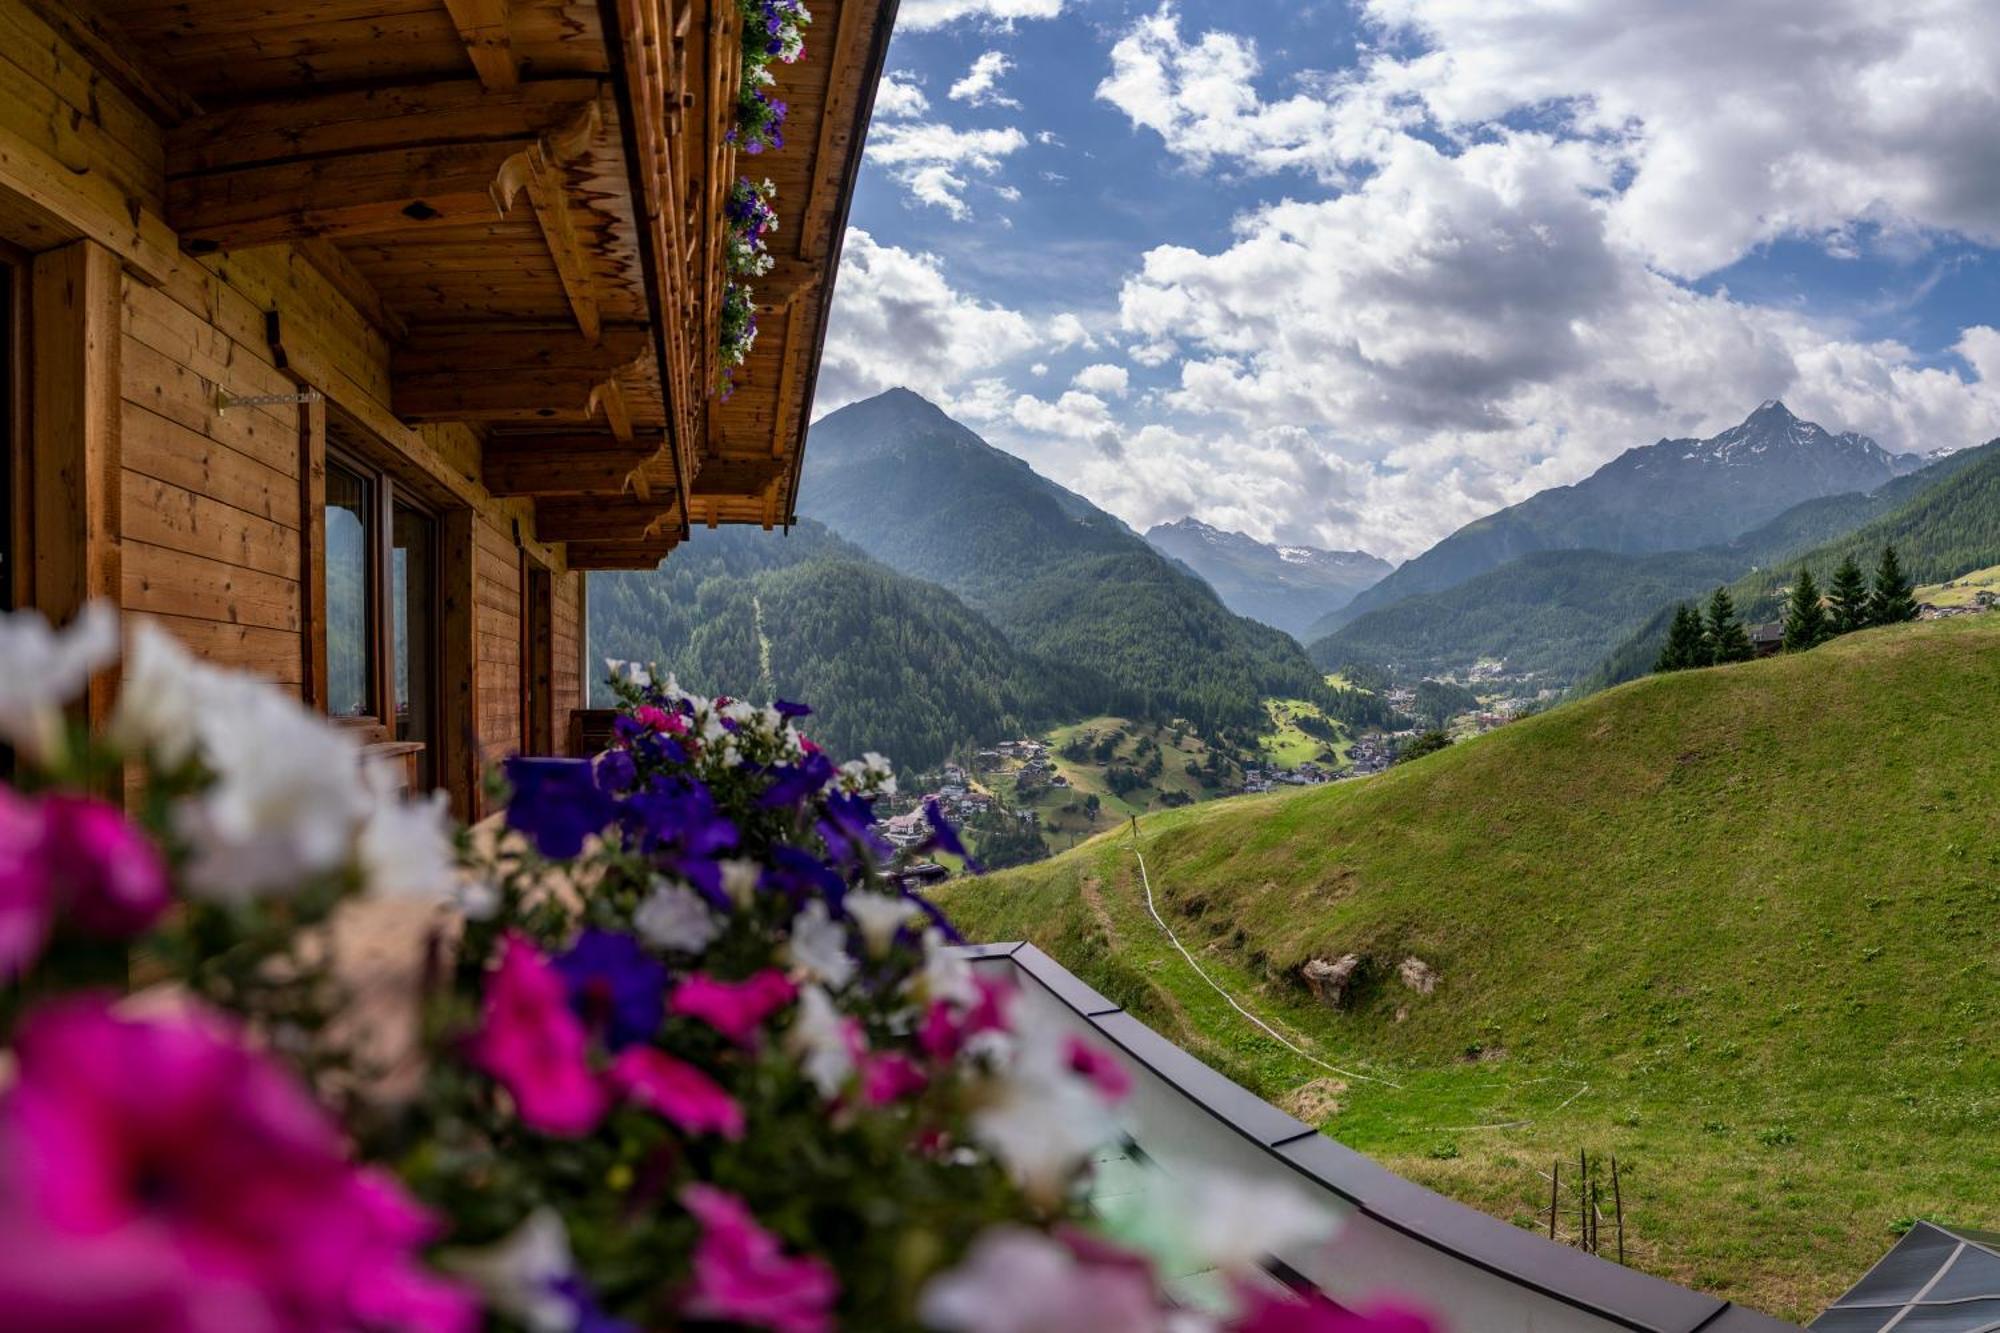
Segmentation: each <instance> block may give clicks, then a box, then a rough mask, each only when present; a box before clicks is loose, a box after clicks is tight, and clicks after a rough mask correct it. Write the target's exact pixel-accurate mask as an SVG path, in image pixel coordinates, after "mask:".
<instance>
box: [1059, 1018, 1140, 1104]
mask: <svg viewBox="0 0 2000 1333" xmlns="http://www.w3.org/2000/svg"><path fill="white" fill-rule="evenodd" d="M1068 1045H1069V1067H1070V1068H1071V1069H1072V1070H1074V1071H1075V1072H1076V1073H1079V1074H1081V1075H1083V1076H1084V1077H1085V1078H1087V1079H1089V1080H1090V1084H1091V1086H1092V1087H1094V1088H1096V1089H1097V1095H1098V1096H1100V1097H1102V1098H1103V1099H1104V1100H1105V1101H1107V1102H1122V1101H1124V1100H1125V1098H1126V1096H1127V1095H1128V1094H1129V1093H1130V1092H1131V1091H1132V1076H1131V1075H1130V1074H1129V1073H1127V1072H1126V1071H1125V1066H1124V1065H1121V1064H1119V1063H1118V1061H1117V1060H1116V1059H1114V1058H1113V1057H1112V1055H1111V1053H1110V1052H1109V1051H1106V1050H1104V1049H1103V1048H1102V1047H1099V1046H1093V1045H1091V1044H1090V1043H1089V1042H1087V1041H1085V1040H1084V1039H1083V1038H1081V1037H1079V1036H1076V1035H1075V1034H1073V1033H1072V1034H1071V1035H1070V1037H1069V1040H1068Z"/></svg>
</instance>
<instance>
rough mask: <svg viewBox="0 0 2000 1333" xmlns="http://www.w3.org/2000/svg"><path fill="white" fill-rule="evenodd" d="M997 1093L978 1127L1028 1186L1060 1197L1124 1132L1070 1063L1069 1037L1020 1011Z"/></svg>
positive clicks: (1049, 1196) (976, 1130) (977, 1132)
mask: <svg viewBox="0 0 2000 1333" xmlns="http://www.w3.org/2000/svg"><path fill="white" fill-rule="evenodd" d="M1013 1029H1014V1030H1013V1037H1012V1040H1011V1041H1009V1042H1008V1043H1007V1047H1006V1049H1007V1058H1004V1059H1003V1060H1002V1061H1001V1066H1002V1067H1001V1069H1000V1071H999V1072H998V1074H997V1076H996V1078H995V1080H994V1081H995V1084H996V1088H995V1090H994V1095H993V1096H992V1098H991V1099H990V1100H989V1101H988V1102H987V1104H986V1105H985V1106H983V1107H982V1108H981V1109H980V1110H979V1111H978V1112H976V1113H975V1114H974V1115H973V1118H972V1129H973V1133H974V1134H975V1135H977V1136H978V1138H979V1139H980V1141H981V1142H983V1143H984V1144H985V1145H986V1146H987V1147H989V1148H991V1149H992V1150H993V1151H994V1153H995V1154H996V1155H998V1156H999V1158H1000V1160H1001V1161H1002V1162H1003V1163H1004V1164H1005V1165H1006V1166H1007V1169H1008V1170H1009V1172H1010V1173H1012V1175H1013V1176H1014V1178H1015V1180H1016V1181H1018V1182H1019V1183H1020V1185H1021V1187H1022V1188H1023V1189H1026V1190H1028V1191H1029V1192H1030V1193H1031V1194H1034V1195H1036V1196H1038V1197H1040V1198H1042V1199H1044V1200H1048V1201H1054V1200H1056V1199H1059V1198H1060V1197H1061V1195H1062V1192H1063V1190H1064V1189H1065V1188H1066V1187H1067V1185H1068V1183H1069V1181H1070V1180H1071V1179H1072V1178H1073V1176H1074V1174H1075V1172H1076V1169H1077V1168H1078V1167H1079V1166H1081V1165H1082V1164H1083V1162H1084V1160H1085V1159H1086V1158H1088V1157H1089V1156H1090V1154H1091V1153H1093V1152H1095V1151H1097V1149H1099V1148H1101V1147H1103V1146H1104V1145H1105V1144H1106V1143H1109V1142H1110V1141H1111V1140H1112V1139H1113V1138H1114V1137H1115V1136H1116V1134H1117V1132H1118V1130H1117V1124H1116V1122H1115V1121H1113V1120H1112V1118H1111V1116H1110V1114H1109V1113H1108V1112H1107V1111H1106V1110H1105V1106H1104V1100H1103V1098H1101V1097H1100V1096H1099V1095H1098V1094H1097V1092H1096V1090H1095V1089H1094V1088H1092V1087H1091V1085H1090V1083H1089V1081H1088V1080H1086V1079H1083V1078H1080V1077H1078V1076H1077V1074H1076V1072H1075V1071H1074V1070H1072V1069H1071V1068H1070V1064H1069V1040H1068V1036H1069V1034H1068V1033H1067V1032H1066V1031H1065V1030H1064V1029H1063V1028H1061V1027H1059V1026H1057V1025H1055V1024H1053V1023H1050V1022H1048V1021H1047V1020H1045V1019H1040V1018H1037V1017H1035V1016H1034V1014H1033V1012H1032V1011H1027V1010H1018V1009H1017V1013H1016V1015H1015V1017H1014V1020H1013Z"/></svg>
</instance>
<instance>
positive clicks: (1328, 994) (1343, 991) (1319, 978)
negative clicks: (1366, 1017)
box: [1299, 953, 1361, 1009]
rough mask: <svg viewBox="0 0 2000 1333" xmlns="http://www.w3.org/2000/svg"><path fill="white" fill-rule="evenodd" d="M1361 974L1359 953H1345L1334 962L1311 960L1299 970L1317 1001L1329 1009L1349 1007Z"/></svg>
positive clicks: (1322, 959) (1321, 959) (1320, 959)
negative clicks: (1349, 1000) (1356, 982)
mask: <svg viewBox="0 0 2000 1333" xmlns="http://www.w3.org/2000/svg"><path fill="white" fill-rule="evenodd" d="M1360 972H1361V955H1360V954H1358V953H1345V954H1342V955H1341V956H1340V957H1338V958H1336V959H1333V960H1332V961H1328V960H1327V959H1324V958H1313V959H1309V960H1308V961H1307V962H1306V965H1305V966H1304V967H1302V968H1300V969H1299V975H1300V976H1301V977H1302V978H1304V980H1305V983H1306V989H1307V990H1309V991H1311V992H1312V993H1313V998H1314V999H1315V1000H1318V1001H1319V1002H1320V1003H1321V1004H1323V1005H1325V1006H1326V1007H1327V1008H1329V1009H1345V1008H1346V1007H1347V1001H1348V999H1349V998H1350V997H1351V996H1352V994H1353V991H1354V983H1355V981H1356V980H1357V978H1358V977H1359V975H1360Z"/></svg>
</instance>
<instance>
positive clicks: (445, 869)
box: [354, 762, 460, 902]
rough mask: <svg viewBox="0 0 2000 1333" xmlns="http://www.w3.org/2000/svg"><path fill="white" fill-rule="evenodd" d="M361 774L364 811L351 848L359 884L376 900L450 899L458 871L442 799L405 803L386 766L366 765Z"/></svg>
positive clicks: (438, 796) (438, 794)
mask: <svg viewBox="0 0 2000 1333" xmlns="http://www.w3.org/2000/svg"><path fill="white" fill-rule="evenodd" d="M365 776H366V785H367V789H368V795H369V799H370V808H369V811H368V816H367V819H366V820H365V821H364V822H363V823H362V825H361V836H360V837H359V838H358V839H357V840H356V842H355V847H354V855H355V860H356V861H357V862H358V863H359V864H360V867H361V882H362V884H363V885H364V886H365V887H366V889H367V891H368V892H369V893H371V894H373V895H375V896H376V897H379V898H423V899H429V900H432V901H435V902H448V901H451V900H452V899H453V897H455V896H456V894H457V890H458V881H459V875H460V872H459V869H458V852H457V849H456V848H455V847H453V845H452V840H451V812H450V810H449V809H447V808H446V802H447V800H448V798H447V797H446V796H445V794H444V793H443V792H441V791H434V792H432V793H431V794H430V795H429V796H427V797H424V798H423V799H422V800H408V799H405V797H404V795H403V793H402V792H401V791H400V790H399V789H398V784H397V779H396V772H395V769H394V767H393V766H392V765H390V764H388V763H381V762H378V763H375V764H371V765H369V767H368V770H367V773H366V775H365Z"/></svg>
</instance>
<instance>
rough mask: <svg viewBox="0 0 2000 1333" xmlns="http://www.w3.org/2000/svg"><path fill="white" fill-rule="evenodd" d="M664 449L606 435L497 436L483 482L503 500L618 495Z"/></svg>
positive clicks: (488, 452) (489, 448) (485, 458)
mask: <svg viewBox="0 0 2000 1333" xmlns="http://www.w3.org/2000/svg"><path fill="white" fill-rule="evenodd" d="M659 449H660V442H659V440H658V439H654V440H652V441H637V442H633V443H629V444H627V443H620V442H618V441H616V440H611V439H607V438H606V437H605V436H604V435H602V434H574V435H495V436H492V437H490V438H488V439H487V441H486V448H485V453H484V456H483V462H482V467H481V480H483V481H484V482H485V484H486V489H487V490H489V491H491V492H492V493H493V494H495V495H501V496H527V497H540V496H561V495H618V494H621V493H623V492H624V490H625V489H626V486H627V483H628V482H629V480H630V478H631V477H632V474H633V473H634V472H636V471H637V470H638V469H639V468H640V467H642V466H643V465H644V464H645V463H646V462H647V460H648V459H650V458H652V457H653V455H654V454H656V453H658V452H659Z"/></svg>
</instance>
